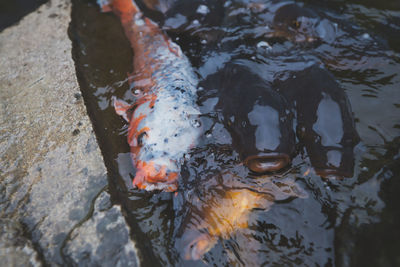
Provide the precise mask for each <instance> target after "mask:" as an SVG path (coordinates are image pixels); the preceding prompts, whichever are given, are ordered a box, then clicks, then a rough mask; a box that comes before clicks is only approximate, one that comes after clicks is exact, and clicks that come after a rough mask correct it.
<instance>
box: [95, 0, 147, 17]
mask: <svg viewBox="0 0 400 267" xmlns="http://www.w3.org/2000/svg"><path fill="white" fill-rule="evenodd" d="M97 3H98V4H99V6H100V7H101V9H102V11H103V12H109V11H114V13H116V14H117V15H118V16H120V17H121V19H122V18H126V19H129V18H130V19H131V18H132V17H133V16H134V15H136V14H137V13H139V12H140V11H139V8H138V7H137V5H136V3H135V2H134V1H133V0H97Z"/></svg>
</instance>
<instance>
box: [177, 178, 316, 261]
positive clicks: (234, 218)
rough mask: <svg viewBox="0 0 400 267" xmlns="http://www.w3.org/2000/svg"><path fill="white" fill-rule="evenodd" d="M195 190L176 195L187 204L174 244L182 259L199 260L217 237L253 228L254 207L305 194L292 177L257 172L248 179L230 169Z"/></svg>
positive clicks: (261, 208)
mask: <svg viewBox="0 0 400 267" xmlns="http://www.w3.org/2000/svg"><path fill="white" fill-rule="evenodd" d="M196 191H197V192H202V193H196V192H194V191H192V192H191V193H188V194H186V196H180V198H181V199H179V197H177V199H176V201H177V202H179V201H186V207H187V210H185V212H184V213H182V214H184V215H183V216H184V217H183V218H182V219H181V220H180V225H181V228H180V229H179V230H178V232H177V234H176V237H177V239H176V240H177V241H176V245H175V246H176V249H177V250H178V251H182V257H183V258H184V259H185V260H199V259H201V258H202V257H203V256H204V254H205V253H207V252H208V251H210V250H211V249H212V248H213V247H214V246H215V245H216V243H217V242H218V240H221V239H225V240H226V239H230V238H232V237H233V236H234V235H235V234H236V233H237V232H241V231H246V230H245V229H254V227H255V225H254V218H255V217H254V216H257V213H256V212H254V210H255V209H258V210H262V211H263V212H267V211H268V210H269V209H270V208H271V207H272V205H273V204H274V203H275V201H283V200H288V199H290V198H307V197H308V194H307V192H305V191H304V190H303V189H302V188H301V186H300V185H299V184H297V183H296V181H295V180H294V179H293V177H287V178H283V177H279V178H278V177H276V178H274V177H272V176H258V178H257V181H253V182H251V183H248V181H247V179H246V180H243V179H241V178H240V177H239V176H238V175H237V174H234V173H232V172H230V171H225V172H222V173H220V174H218V175H217V176H214V177H212V178H210V179H209V180H208V181H204V182H202V184H201V187H198V188H196ZM182 195H183V194H182ZM182 198H184V199H185V200H183V199H182ZM178 217H179V215H178V216H177V218H178Z"/></svg>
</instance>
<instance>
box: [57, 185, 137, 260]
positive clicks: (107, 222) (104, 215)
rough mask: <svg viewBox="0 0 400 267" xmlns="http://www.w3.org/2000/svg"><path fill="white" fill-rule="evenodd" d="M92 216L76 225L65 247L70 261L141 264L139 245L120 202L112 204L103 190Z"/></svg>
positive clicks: (65, 252) (65, 253)
mask: <svg viewBox="0 0 400 267" xmlns="http://www.w3.org/2000/svg"><path fill="white" fill-rule="evenodd" d="M94 206H95V207H94V212H93V214H92V216H91V217H90V219H89V220H87V221H85V222H84V223H83V224H82V225H80V226H79V227H77V228H75V229H74V230H73V231H72V233H71V237H70V240H68V242H67V245H66V247H65V249H64V255H65V256H66V257H68V259H69V260H68V262H70V263H73V264H81V265H84V266H100V265H102V266H113V265H116V266H138V259H137V256H136V255H137V253H136V248H135V246H134V244H133V243H132V242H130V240H129V228H128V227H127V225H126V224H125V220H124V218H123V216H122V214H121V208H120V206H112V205H111V202H110V196H109V194H108V193H106V192H103V193H101V194H100V195H99V197H98V198H97V199H96V202H95V205H94Z"/></svg>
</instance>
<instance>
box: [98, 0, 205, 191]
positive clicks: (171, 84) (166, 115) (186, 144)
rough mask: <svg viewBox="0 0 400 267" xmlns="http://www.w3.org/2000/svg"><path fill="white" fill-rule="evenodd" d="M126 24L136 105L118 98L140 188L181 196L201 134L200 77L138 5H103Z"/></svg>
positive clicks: (128, 0) (121, 0) (118, 1)
mask: <svg viewBox="0 0 400 267" xmlns="http://www.w3.org/2000/svg"><path fill="white" fill-rule="evenodd" d="M98 1H99V4H100V5H101V6H102V9H103V11H113V12H114V13H115V14H116V15H117V16H118V17H119V18H120V21H121V23H122V26H123V28H124V30H125V34H126V36H127V37H128V39H129V41H130V44H131V47H132V49H133V52H134V58H133V69H134V73H133V78H132V82H133V87H134V88H135V90H136V91H135V92H139V94H138V97H137V98H136V101H135V103H134V104H133V105H128V104H127V103H125V102H123V101H119V100H115V99H114V107H115V110H116V112H117V114H119V115H121V116H123V117H124V118H125V119H126V120H127V121H128V122H129V130H128V143H129V145H130V147H131V154H132V160H133V163H134V165H135V167H136V175H135V177H134V179H133V184H134V186H136V187H138V188H140V189H146V190H156V189H157V190H164V191H175V190H176V189H177V184H178V177H179V173H180V168H181V163H182V162H183V159H184V156H185V154H186V153H188V151H189V150H190V149H191V148H192V147H193V146H195V144H196V140H197V139H198V137H199V135H200V129H199V122H198V121H197V120H196V117H197V115H199V114H200V112H199V108H198V106H197V104H196V88H197V83H198V80H197V77H196V75H195V73H194V72H193V70H192V67H191V65H190V63H189V60H188V59H187V57H186V56H185V55H184V54H183V53H182V51H181V49H180V47H179V46H178V45H176V44H175V43H174V42H172V41H171V40H170V39H169V38H168V37H167V36H166V35H165V34H164V33H163V32H162V31H161V29H160V28H159V27H158V26H157V24H155V23H154V22H153V21H151V20H150V19H148V18H145V17H144V16H143V14H142V12H141V11H140V10H139V8H138V7H137V5H136V4H135V3H134V2H133V1H132V0H110V1H108V2H104V0H98Z"/></svg>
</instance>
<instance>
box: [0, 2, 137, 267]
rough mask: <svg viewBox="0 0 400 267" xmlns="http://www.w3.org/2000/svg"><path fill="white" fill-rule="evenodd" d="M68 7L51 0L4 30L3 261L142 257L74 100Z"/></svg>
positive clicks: (0, 57)
mask: <svg viewBox="0 0 400 267" xmlns="http://www.w3.org/2000/svg"><path fill="white" fill-rule="evenodd" d="M70 10H71V3H70V1H66V0H52V1H50V4H48V5H42V6H41V7H39V9H38V11H37V12H34V13H31V14H29V15H27V16H25V17H24V18H23V19H22V20H21V21H20V23H19V24H18V25H16V26H12V27H9V28H7V29H5V30H4V31H2V32H1V33H0V136H1V138H0V200H1V202H0V266H40V265H49V266H66V265H68V264H70V263H71V261H72V262H75V263H76V264H79V265H81V262H80V261H83V264H84V265H85V264H88V265H95V262H97V263H98V264H97V265H99V264H100V262H101V263H105V262H107V263H110V264H109V265H111V263H117V262H120V264H123V265H128V264H129V265H132V264H131V263H132V262H133V263H134V264H136V258H135V257H136V254H135V250H134V244H133V243H132V241H131V240H130V239H129V231H128V227H127V225H126V223H125V220H124V218H123V216H122V215H121V212H120V208H119V207H116V206H112V205H111V203H110V202H109V200H107V198H109V196H108V193H106V192H105V191H104V190H105V188H106V187H107V183H108V182H107V172H106V168H105V166H104V162H103V158H102V156H101V153H100V150H99V148H98V144H97V141H96V137H95V136H94V133H93V129H92V126H91V123H90V120H89V118H88V116H87V113H86V108H85V106H84V104H83V101H77V100H79V99H80V98H81V93H80V89H79V85H78V82H77V79H76V73H75V67H74V62H73V60H72V57H71V52H70V51H71V48H72V47H71V41H70V40H69V38H68V26H69V22H70ZM52 14H57V16H54V15H52ZM78 127H79V129H78ZM99 196H100V197H99ZM104 199H106V200H107V201H106V200H104ZM101 203H102V204H101ZM100 204H101V205H100ZM93 205H95V209H94V210H95V211H94V212H93ZM96 205H97V206H96ZM99 207H101V208H99ZM92 216H93V218H92ZM88 222H90V224H91V225H88V224H89V223H88ZM96 224H99V225H96ZM92 228H93V229H92ZM100 228H101V229H102V230H103V231H104V232H101V231H97V229H100ZM83 229H85V230H83ZM117 247H118V248H119V250H117V249H116V248H117ZM78 252H79V253H80V254H79V253H78ZM64 253H65V254H64ZM85 253H86V254H85ZM110 253H113V254H110ZM78 254H79V255H78ZM83 254H85V255H86V256H84V255H83ZM102 257H103V258H102ZM106 257H108V258H107V261H103V259H105V258H106ZM68 260H69V261H68Z"/></svg>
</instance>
